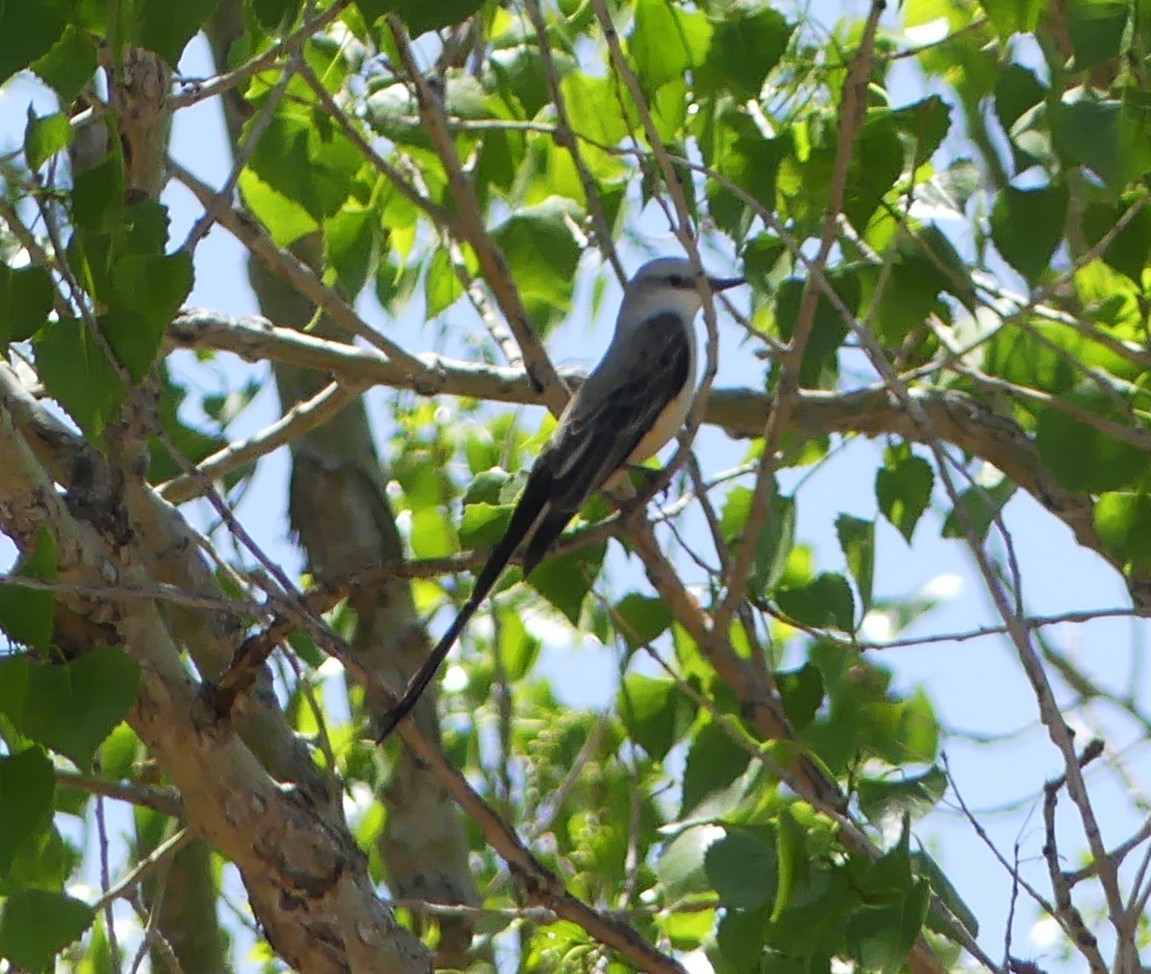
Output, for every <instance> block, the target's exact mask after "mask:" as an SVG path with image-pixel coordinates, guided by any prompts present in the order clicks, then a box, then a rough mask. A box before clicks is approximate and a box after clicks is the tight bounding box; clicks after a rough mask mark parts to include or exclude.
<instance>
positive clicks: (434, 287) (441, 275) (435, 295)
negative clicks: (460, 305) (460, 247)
mask: <svg viewBox="0 0 1151 974" xmlns="http://www.w3.org/2000/svg"><path fill="white" fill-rule="evenodd" d="M463 296H464V285H463V283H462V282H461V281H460V279H459V277H458V276H457V275H456V271H455V268H453V267H452V258H451V255H450V254H449V253H448V251H447V249H446V248H437V249H436V250H435V251H433V252H432V256H431V258H430V259H429V260H428V273H427V276H426V277H425V278H424V302H425V304H426V310H425V311H424V314H425V315H426V316H427V320H428V321H431V320H432V319H434V318H436V317H438V316H439V315H441V314H443V312H445V311H447V310H448V308H450V307H451V306H452V305H453V304H455V303H456V302H457V301H458V300H459V299H460V298H462V297H463Z"/></svg>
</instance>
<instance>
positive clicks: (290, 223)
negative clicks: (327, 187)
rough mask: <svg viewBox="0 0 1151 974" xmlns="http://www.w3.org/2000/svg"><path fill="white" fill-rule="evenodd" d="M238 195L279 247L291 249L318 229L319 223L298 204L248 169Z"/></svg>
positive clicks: (242, 175)
mask: <svg viewBox="0 0 1151 974" xmlns="http://www.w3.org/2000/svg"><path fill="white" fill-rule="evenodd" d="M240 195H241V197H242V198H243V200H244V206H246V207H247V208H248V209H249V210H251V211H252V213H253V214H254V215H255V216H256V217H257V219H259V221H260V222H261V223H262V224H264V226H265V227H267V228H268V234H269V235H270V236H271V238H272V240H273V241H274V242H275V243H276V246H278V247H290V246H291V245H292V244H294V243H295V242H296V241H297V240H299V239H300V237H302V236H304V235H305V234H308V233H312V232H314V231H315V230H317V229H319V226H320V224H319V221H318V220H316V218H315V217H313V216H312V215H311V214H310V213H308V211H307V210H305V209H304V208H303V207H302V206H301V205H300V204H299V203H297V202H296V201H295V200H293V199H291V198H289V197H287V196H285V195H284V194H283V193H280V192H278V191H277V190H275V189H273V188H272V187H271V186H270V185H268V183H266V182H264V180H262V179H260V177H259V176H257V175H256V174H255V173H254V172H252V171H251V170H250V169H248V168H245V169H244V171H243V172H241V173H240Z"/></svg>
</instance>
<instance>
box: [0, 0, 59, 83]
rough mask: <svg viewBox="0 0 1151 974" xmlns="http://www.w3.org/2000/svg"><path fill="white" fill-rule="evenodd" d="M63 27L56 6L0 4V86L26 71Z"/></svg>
mask: <svg viewBox="0 0 1151 974" xmlns="http://www.w3.org/2000/svg"><path fill="white" fill-rule="evenodd" d="M64 27H65V21H64V13H63V11H62V10H61V9H60V4H59V3H54V2H50V0H4V2H3V3H0V84H3V83H4V82H5V81H7V80H8V79H9V78H10V77H12V75H14V74H15V73H16V72H17V71H19V70H20V69H21V68H26V67H28V65H30V64H31V63H32V62H33V61H35V60H36V59H37V58H38V57H40V56H41V55H43V54H45V53H47V51H48V50H49V49H50V48H51V47H52V45H53V44H55V43H56V41H58V40H59V39H60V35H61V34H62V33H63V31H64Z"/></svg>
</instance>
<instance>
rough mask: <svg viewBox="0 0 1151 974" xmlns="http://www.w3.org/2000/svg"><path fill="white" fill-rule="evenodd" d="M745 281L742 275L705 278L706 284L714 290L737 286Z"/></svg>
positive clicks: (724, 289)
mask: <svg viewBox="0 0 1151 974" xmlns="http://www.w3.org/2000/svg"><path fill="white" fill-rule="evenodd" d="M746 283H747V279H746V278H743V277H709V278H708V279H707V286H708V287H710V288H711V289H712V290H713V291H716V292H719V291H726V290H727V289H728V288H730V287H739V286H740V285H741V284H746Z"/></svg>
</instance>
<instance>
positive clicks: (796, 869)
mask: <svg viewBox="0 0 1151 974" xmlns="http://www.w3.org/2000/svg"><path fill="white" fill-rule="evenodd" d="M805 840H806V834H805V833H804V830H803V827H802V826H801V825H800V824H799V822H797V821H796V820H795V816H794V815H793V814H792V811H791V808H790V807H789V806H786V805H785V806H784V807H783V808H781V809H780V812H779V819H778V820H777V822H776V830H775V846H776V858H777V860H778V861H779V876H778V880H777V883H776V888H775V907H774V909H773V910H772V913H771V919H772V922H775V921H776V920H778V919H779V918H780V917H781V916H782V915H783V911H784V910H786V909H787V907H788V905H789V904H790V903H791V897H792V895H793V893H794V892H795V889H796V886H798V885H800V884H805V883H806V882H807V879H808V872H809V866H808V853H807V842H806V841H805Z"/></svg>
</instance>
